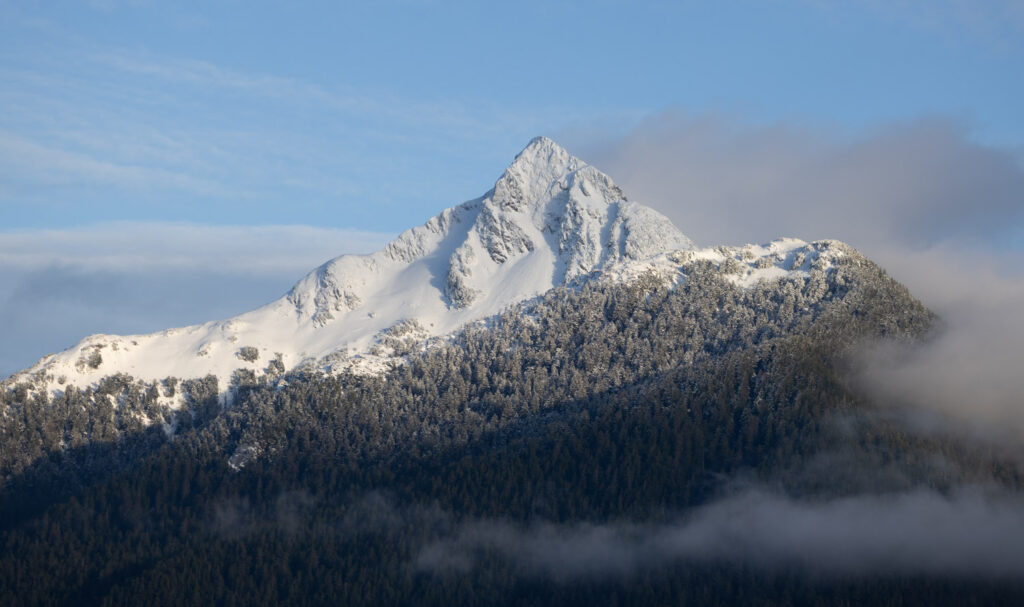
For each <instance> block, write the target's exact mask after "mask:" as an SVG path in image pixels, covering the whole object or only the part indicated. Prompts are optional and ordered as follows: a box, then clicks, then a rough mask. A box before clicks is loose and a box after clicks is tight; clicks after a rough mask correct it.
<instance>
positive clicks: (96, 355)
mask: <svg viewBox="0 0 1024 607" xmlns="http://www.w3.org/2000/svg"><path fill="white" fill-rule="evenodd" d="M843 254H845V253H843V252H842V251H841V247H839V246H830V245H829V244H828V243H819V244H816V245H808V244H807V243H804V242H802V241H799V240H795V239H787V240H780V241H776V242H773V243H771V244H769V245H765V246H761V247H758V246H747V247H742V248H727V247H715V248H711V249H703V250H696V249H695V247H694V244H693V242H692V241H691V240H690V239H689V238H688V237H686V236H684V235H683V234H682V233H681V232H680V231H679V230H678V229H676V227H675V226H673V225H672V223H671V222H670V221H669V220H668V219H667V218H666V217H664V216H663V215H661V214H660V213H658V212H656V211H654V210H652V209H650V208H648V207H645V206H643V205H641V204H638V203H636V202H633V201H631V200H629V198H628V197H627V196H626V194H625V193H623V191H622V190H621V189H620V188H619V187H618V186H616V185H615V183H614V182H613V181H612V180H611V178H609V177H608V176H607V175H605V174H604V173H602V172H600V171H599V170H597V169H596V168H594V167H592V166H590V165H587V164H586V163H584V162H583V161H581V160H579V159H578V158H575V157H573V156H572V155H570V154H569V153H568V152H566V151H565V150H564V149H563V148H561V147H560V146H559V145H558V144H556V143H555V142H553V141H551V140H550V139H547V138H543V137H538V138H536V139H534V140H533V141H531V142H530V143H529V145H527V146H526V148H525V149H524V150H523V151H522V152H520V153H519V155H518V156H516V158H515V160H514V161H513V162H512V164H511V165H510V166H509V167H508V168H507V169H506V170H505V172H504V174H503V175H502V176H501V177H500V178H499V179H498V180H497V182H496V183H495V184H494V187H493V188H492V189H491V190H490V191H488V192H487V193H485V194H484V195H483V196H481V197H479V198H476V199H474V200H471V201H468V202H465V203H463V204H461V205H458V206H455V207H452V208H449V209H446V210H444V211H442V212H441V213H440V214H438V215H437V216H435V217H434V218H432V219H431V220H430V221H428V222H426V223H425V224H423V225H422V226H419V227H415V228H412V229H410V230H408V231H406V232H404V233H402V234H401V235H400V236H398V238H396V239H395V240H394V241H392V242H391V243H389V244H388V245H387V246H386V247H385V248H384V249H383V250H381V251H378V252H376V253H374V254H372V255H343V256H341V257H338V258H336V259H333V260H331V261H329V262H327V263H325V264H324V265H322V266H320V267H319V268H317V269H315V270H313V271H312V272H310V273H309V274H308V275H307V276H305V277H304V278H303V279H301V280H300V281H299V282H298V283H296V285H295V286H294V287H293V288H292V289H291V291H289V292H288V293H287V294H286V295H285V296H283V297H281V298H280V299H278V300H277V301H274V302H272V303H270V304H268V305H266V306H263V307H261V308H259V309H256V310H253V311H251V312H247V313H245V314H241V315H239V316H236V317H234V318H230V319H227V320H223V321H215V322H208V323H205V324H201V325H195V326H190V327H183V328H177V329H168V330H166V331H162V332H159V333H154V334H150V335H129V336H116V335H93V336H90V337H88V338H86V339H84V340H83V341H82V342H81V343H79V344H78V345H76V346H74V347H72V348H69V349H68V350H65V351H64V352H61V353H59V354H55V355H49V356H46V357H44V358H43V359H42V360H40V361H39V362H38V363H37V364H36V365H34V366H33V367H31V368H30V369H28V370H26V371H23V372H21V373H18V374H15V375H14V376H12V377H11V378H10V379H9V380H7V381H6V382H5V383H6V384H7V385H8V386H12V385H18V384H29V385H32V386H34V387H35V388H38V389H43V388H45V389H46V390H48V391H50V392H60V391H62V390H63V389H64V388H65V387H66V386H68V385H74V386H78V387H86V386H95V385H96V383H97V382H98V381H100V380H101V379H103V378H104V377H109V376H113V375H117V374H127V375H129V376H131V377H134V378H136V379H139V380H142V381H145V382H153V381H160V380H164V379H167V378H178V379H191V378H200V377H206V376H208V375H213V376H215V377H216V378H217V380H218V385H219V386H220V389H221V391H223V390H225V389H226V387H227V386H229V385H230V384H231V383H232V379H233V378H234V377H235V374H236V371H241V372H242V373H252V374H254V375H256V376H264V375H270V376H277V375H280V374H281V373H287V372H290V371H293V370H296V369H303V370H307V371H308V370H322V371H327V372H331V371H334V372H337V371H340V370H357V371H361V372H368V373H369V372H381V371H382V370H384V369H386V368H387V367H388V364H389V363H390V362H393V361H395V360H396V359H398V358H400V357H401V356H402V355H405V354H408V353H409V352H411V351H414V350H418V349H421V348H422V347H424V345H425V344H426V343H427V342H428V340H429V339H431V338H438V337H443V336H448V335H451V334H453V333H454V332H455V331H457V330H458V329H459V328H461V327H463V326H466V325H467V324H468V323H472V322H474V321H480V320H483V319H487V318H491V317H493V316H494V315H496V314H498V313H499V312H501V311H502V310H504V309H506V308H507V307H509V306H510V305H514V304H517V303H520V302H523V301H525V300H529V299H531V298H534V297H537V296H539V295H541V294H543V293H546V292H548V291H550V290H551V289H553V288H555V287H562V286H570V287H571V286H576V287H578V286H580V285H582V284H584V283H587V282H592V281H619V282H621V281H628V280H630V279H632V278H635V277H636V276H639V275H641V274H643V273H644V272H649V271H657V272H662V273H666V274H671V275H673V276H674V277H675V278H674V280H681V279H682V276H681V275H680V274H679V267H680V264H681V263H683V262H685V261H692V260H694V259H707V260H713V261H714V262H715V263H717V264H722V263H725V264H726V266H728V267H729V268H730V272H731V275H732V279H733V280H734V281H735V282H737V283H738V284H743V285H747V286H749V285H753V284H756V283H757V282H758V281H760V280H778V279H780V278H784V277H789V276H794V275H803V276H806V275H808V272H809V271H810V269H811V268H812V267H816V268H819V269H824V268H827V267H829V266H830V264H831V263H832V261H833V260H834V259H835V258H836V257H837V256H841V255H843ZM167 402H168V404H170V406H172V407H177V406H180V404H181V399H180V397H178V398H168V399H167Z"/></svg>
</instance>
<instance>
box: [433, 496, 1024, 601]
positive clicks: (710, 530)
mask: <svg viewBox="0 0 1024 607" xmlns="http://www.w3.org/2000/svg"><path fill="white" fill-rule="evenodd" d="M484 555H487V556H488V557H490V558H494V557H497V558H499V559H502V560H504V561H506V562H509V563H511V564H512V565H514V566H515V567H516V568H517V569H518V570H519V571H520V572H522V573H523V574H524V575H536V576H544V577H551V578H554V579H556V580H563V581H565V580H572V579H577V578H580V577H584V576H608V575H618V576H621V575H629V574H631V573H633V572H636V571H638V570H642V569H645V568H651V567H657V566H660V565H664V564H671V563H673V562H683V561H689V562H703V563H721V562H725V563H735V564H742V565H747V566H752V567H756V568H760V569H763V570H768V571H782V570H793V569H795V570H799V571H803V572H812V573H816V574H822V575H828V576H833V575H835V576H860V575H873V574H925V575H942V576H962V577H986V578H989V577H1011V578H1019V577H1022V576H1024V502H1021V500H1020V499H1019V497H1016V496H1008V495H1005V494H999V493H997V494H986V493H985V492H984V491H983V490H981V489H978V488H972V489H964V490H961V491H958V492H956V493H953V494H952V495H942V494H939V493H936V492H933V491H925V490H922V491H914V492H908V493H900V494H891V495H862V496H854V497H847V498H843V499H836V500H830V501H820V502H813V501H798V500H794V499H791V498H788V497H785V496H781V495H776V494H771V493H766V492H763V491H760V490H748V491H745V492H743V493H740V494H738V495H735V496H733V497H729V498H726V499H723V500H720V501H717V502H713V503H711V504H709V505H707V506H705V507H703V508H700V509H698V510H696V511H695V512H694V513H693V514H692V516H689V517H686V518H684V519H681V520H678V521H676V522H672V523H667V524H636V523H628V522H627V523H619V524H607V525H591V524H573V525H555V524H551V523H539V524H533V525H529V526H522V525H514V524H510V523H507V522H502V521H474V522H470V523H466V524H463V525H460V526H458V527H457V528H456V529H455V530H454V531H453V532H452V533H451V534H450V535H449V536H447V537H443V538H441V539H439V540H438V541H435V542H433V543H430V544H429V545H427V546H426V547H425V548H424V549H423V550H422V551H420V553H419V554H418V556H417V558H416V560H415V563H414V566H415V567H416V568H417V569H420V570H425V571H431V572H435V573H441V574H444V573H465V572H468V571H471V570H473V569H474V568H475V567H477V566H478V565H479V563H480V562H481V559H482V558H483V557H484Z"/></svg>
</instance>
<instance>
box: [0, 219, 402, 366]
mask: <svg viewBox="0 0 1024 607" xmlns="http://www.w3.org/2000/svg"><path fill="white" fill-rule="evenodd" d="M388 239H389V235H387V234H377V233H372V232H359V231H354V230H336V229H324V228H313V227H308V226H255V227H246V226H222V227H218V226H197V225H189V224H159V223H148V224H136V223H118V224H101V225H97V226H92V227H86V228H74V229H65V230H28V231H9V232H0V335H3V337H2V338H0V378H2V377H6V376H7V375H10V374H11V373H15V372H17V371H19V370H21V369H24V368H26V367H28V366H30V365H31V364H33V363H34V362H35V361H36V360H38V359H39V358H40V357H42V356H43V355H45V354H48V353H50V352H56V351H60V350H62V349H64V348H67V347H70V346H72V345H74V344H75V343H77V342H78V341H79V340H81V339H82V338H84V337H86V336H87V335H90V334H93V333H115V334H124V333H129V334H130V333H149V332H153V331H159V330H162V329H166V328H169V327H174V326H182V325H188V324H194V323H199V322H206V321H208V320H215V319H219V318H226V317H229V316H233V315H235V314H239V313H241V312H245V311H247V310H250V309H253V308H255V307H257V306H260V305H262V304H264V303H268V302H270V301H272V300H274V299H276V298H278V297H280V296H281V295H282V294H284V293H285V292H286V291H287V290H288V289H289V288H290V287H291V285H292V284H294V283H295V281H297V280H298V279H299V278H301V277H302V276H303V275H305V273H306V272H309V271H310V270H312V269H313V268H315V267H316V266H318V265H320V264H322V263H324V262H325V261H327V260H328V259H331V258H333V257H335V256H337V255H340V254H342V253H365V252H370V251H373V250H376V249H378V248H380V247H382V246H383V245H384V243H385V242H387V240H388Z"/></svg>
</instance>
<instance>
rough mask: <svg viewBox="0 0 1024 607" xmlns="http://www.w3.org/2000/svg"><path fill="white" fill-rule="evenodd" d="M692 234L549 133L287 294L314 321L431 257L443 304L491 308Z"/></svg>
mask: <svg viewBox="0 0 1024 607" xmlns="http://www.w3.org/2000/svg"><path fill="white" fill-rule="evenodd" d="M692 248H693V243H692V242H691V241H690V239H689V238H687V237H686V236H684V235H683V234H682V233H680V232H679V230H677V229H676V227H675V226H673V225H672V223H671V222H670V221H669V220H668V219H667V218H665V217H664V216H662V215H661V214H659V213H657V212H655V211H653V210H651V209H649V208H646V207H643V206H641V205H638V204H636V203H634V202H631V201H629V200H628V199H627V198H626V196H625V194H623V192H622V190H621V189H619V187H618V186H616V185H615V183H614V182H612V180H611V179H610V178H609V177H608V176H607V175H605V174H604V173H602V172H600V171H598V170H597V169H595V168H594V167H591V166H589V165H587V164H585V163H583V162H582V161H580V160H579V159H578V158H575V157H573V156H572V155H570V154H569V153H568V152H566V151H565V150H564V149H563V148H561V147H560V146H559V145H558V144H556V143H555V142H553V141H551V140H550V139H547V138H543V137H538V138H536V139H534V140H533V141H531V142H530V144H529V145H528V146H527V147H526V149H524V150H523V151H522V152H521V153H520V154H519V155H518V156H517V157H516V159H515V161H514V162H513V163H512V164H511V165H510V166H509V167H508V169H506V171H505V173H504V174H503V175H502V176H501V178H500V179H498V181H497V183H495V185H494V188H493V189H492V190H491V191H490V192H488V193H487V194H485V195H484V196H483V197H481V198H479V199H476V200H472V201H470V202H467V203H465V204H463V205H461V206H458V207H454V208H451V209H448V210H446V211H444V212H443V213H441V214H440V215H438V216H437V217H434V218H433V219H431V220H430V221H428V222H427V223H426V224H424V225H423V226H420V227H417V228H414V229H412V230H409V231H407V232H405V233H403V234H402V235H401V236H399V237H398V238H397V239H396V240H395V241H394V242H392V243H390V244H389V245H388V246H387V247H386V248H385V249H384V251H382V252H381V253H378V254H376V255H372V256H367V257H352V256H345V257H340V258H338V259H335V260H334V261H332V262H330V263H328V264H326V265H324V266H322V267H321V268H318V269H317V270H316V271H315V272H314V273H312V274H310V275H309V276H307V277H306V278H305V279H304V280H303V281H302V282H300V283H299V284H298V285H296V287H295V288H294V289H293V290H292V292H291V293H290V294H289V298H290V299H291V300H292V301H293V303H295V305H296V306H297V307H298V308H299V309H300V310H301V311H302V313H303V314H305V315H308V316H309V317H310V318H311V319H312V322H313V323H314V324H316V325H317V326H323V325H326V324H327V323H328V322H330V321H331V320H333V319H334V318H335V317H337V316H338V315H339V314H344V313H346V312H348V311H351V310H355V309H356V308H358V307H359V306H360V305H361V304H362V302H363V299H364V297H365V293H366V290H367V289H369V288H373V286H374V285H373V284H372V283H373V281H372V279H368V276H369V277H371V278H372V275H374V274H376V273H378V272H379V271H380V270H382V269H384V268H387V267H391V266H394V265H395V264H398V265H409V264H415V263H417V262H421V261H422V260H426V259H431V260H433V264H432V265H433V266H435V267H436V269H437V270H439V272H438V273H437V275H435V276H433V282H434V283H435V284H436V285H437V287H438V292H437V296H438V297H439V298H440V299H441V301H442V302H443V303H444V304H445V306H446V307H448V308H449V309H468V308H474V307H480V308H481V309H482V310H484V309H486V310H493V309H494V305H493V304H495V303H499V304H501V305H507V304H509V303H512V302H514V301H519V300H521V299H524V298H526V297H529V296H532V295H536V294H539V293H542V292H544V291H546V290H548V289H550V288H552V287H555V286H560V285H567V284H572V283H573V282H575V281H578V280H580V279H581V278H584V277H588V276H590V275H592V274H594V273H595V272H598V273H599V272H601V271H604V270H608V269H610V268H612V267H614V266H616V265H617V264H621V263H623V262H629V261H635V260H640V259H646V258H648V257H652V256H655V255H658V254H660V253H664V252H666V251H673V250H679V249H692Z"/></svg>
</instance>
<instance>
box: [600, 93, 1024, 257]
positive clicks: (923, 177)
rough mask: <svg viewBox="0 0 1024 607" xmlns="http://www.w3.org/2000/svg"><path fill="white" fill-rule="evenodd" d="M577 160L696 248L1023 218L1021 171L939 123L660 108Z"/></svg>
mask: <svg viewBox="0 0 1024 607" xmlns="http://www.w3.org/2000/svg"><path fill="white" fill-rule="evenodd" d="M581 151H583V152H584V153H585V157H586V158H587V159H588V160H589V161H591V162H592V163H594V164H595V165H596V166H598V167H599V168H601V169H602V170H604V171H606V172H607V173H608V174H610V175H612V176H613V178H614V179H615V180H616V181H617V182H618V183H619V184H620V185H622V186H623V188H624V189H625V190H626V191H627V192H629V193H630V194H631V195H632V196H633V197H635V198H636V199H637V200H640V201H642V202H645V203H647V204H650V205H652V206H655V207H657V208H659V209H660V210H662V211H663V212H665V213H666V214H668V216H669V217H670V218H671V219H672V220H673V221H674V222H675V223H676V225H678V226H679V227H680V229H682V230H683V231H684V232H686V233H687V234H688V235H690V236H691V237H692V238H694V239H695V240H697V241H698V242H701V243H703V244H706V245H713V244H727V243H730V244H731V243H736V244H740V243H743V242H764V241H766V240H770V239H772V238H777V237H780V236H796V237H799V238H804V239H809V240H814V239H820V238H839V239H842V240H846V241H848V242H850V243H851V244H853V245H854V246H857V247H863V248H867V249H870V247H872V246H876V245H891V244H893V243H898V244H901V245H912V246H925V245H929V244H934V243H937V242H942V241H944V240H947V239H953V238H958V239H964V240H967V241H970V242H977V241H979V240H982V239H988V238H1005V237H1006V236H1007V234H1006V229H1007V227H1008V226H1012V225H1017V226H1020V225H1021V224H1020V222H1021V220H1022V219H1024V215H1022V213H1024V167H1022V166H1021V164H1020V162H1019V160H1018V159H1017V158H1016V157H1015V155H1014V154H1012V153H1011V152H1008V151H1003V150H998V149H994V148H989V147H985V146H982V145H979V144H976V143H973V142H971V141H970V139H969V138H968V137H967V134H966V133H965V132H964V131H963V130H962V129H960V128H958V127H957V126H955V125H953V124H951V123H949V122H944V121H921V122H914V123H909V124H901V125H894V126H892V127H889V128H885V129H879V130H878V131H876V132H874V133H872V134H870V135H868V136H864V137H861V138H858V139H854V140H843V139H840V138H830V137H828V136H825V135H822V134H819V133H814V132H810V131H807V130H803V129H797V128H793V127H787V126H772V127H757V128H755V127H743V126H737V125H736V124H735V123H730V122H727V121H726V120H725V119H722V118H716V117H704V118H689V117H685V116H681V115H678V114H673V113H668V114H663V115H661V116H659V117H656V118H652V119H650V120H648V121H646V122H643V123H641V124H640V125H639V126H638V127H637V128H636V129H635V130H634V131H632V132H630V133H628V134H627V135H626V136H624V137H621V138H618V139H612V140H605V141H603V142H596V143H590V144H589V145H587V144H585V145H584V146H583V150H581Z"/></svg>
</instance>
